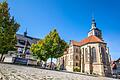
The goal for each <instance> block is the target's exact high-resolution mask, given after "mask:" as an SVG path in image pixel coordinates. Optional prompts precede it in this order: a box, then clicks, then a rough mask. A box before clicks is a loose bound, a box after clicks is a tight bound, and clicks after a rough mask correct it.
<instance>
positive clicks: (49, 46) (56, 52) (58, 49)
mask: <svg viewBox="0 0 120 80" xmlns="http://www.w3.org/2000/svg"><path fill="white" fill-rule="evenodd" d="M44 41H45V50H46V52H47V55H48V57H49V58H51V64H52V60H53V58H58V57H61V56H62V55H63V53H64V51H65V49H66V48H67V43H66V42H65V41H64V40H62V39H61V38H60V36H59V34H58V32H57V30H56V29H53V30H52V31H50V33H49V34H48V35H47V36H46V37H45V40H44ZM50 67H51V66H50Z"/></svg>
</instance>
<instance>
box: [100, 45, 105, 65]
mask: <svg viewBox="0 0 120 80" xmlns="http://www.w3.org/2000/svg"><path fill="white" fill-rule="evenodd" d="M101 53H102V62H103V64H105V62H106V61H105V50H104V48H103V47H101Z"/></svg>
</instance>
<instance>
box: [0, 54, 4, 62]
mask: <svg viewBox="0 0 120 80" xmlns="http://www.w3.org/2000/svg"><path fill="white" fill-rule="evenodd" d="M2 59H3V53H2V54H1V57H0V62H2Z"/></svg>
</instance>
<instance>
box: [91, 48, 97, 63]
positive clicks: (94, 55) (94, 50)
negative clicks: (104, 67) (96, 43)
mask: <svg viewBox="0 0 120 80" xmlns="http://www.w3.org/2000/svg"><path fill="white" fill-rule="evenodd" d="M92 58H93V62H96V61H97V59H96V49H95V47H93V48H92Z"/></svg>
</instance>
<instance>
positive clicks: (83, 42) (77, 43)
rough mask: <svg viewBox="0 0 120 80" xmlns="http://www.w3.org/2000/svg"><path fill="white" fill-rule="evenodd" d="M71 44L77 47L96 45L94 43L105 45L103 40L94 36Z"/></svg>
mask: <svg viewBox="0 0 120 80" xmlns="http://www.w3.org/2000/svg"><path fill="white" fill-rule="evenodd" d="M71 42H72V44H73V45H75V46H82V45H84V44H87V43H94V42H100V43H104V42H103V41H102V40H101V39H99V38H98V37H96V36H93V35H92V36H89V37H87V38H85V39H83V40H81V41H80V42H76V41H73V40H72V41H71Z"/></svg>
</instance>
